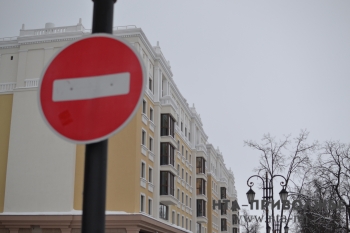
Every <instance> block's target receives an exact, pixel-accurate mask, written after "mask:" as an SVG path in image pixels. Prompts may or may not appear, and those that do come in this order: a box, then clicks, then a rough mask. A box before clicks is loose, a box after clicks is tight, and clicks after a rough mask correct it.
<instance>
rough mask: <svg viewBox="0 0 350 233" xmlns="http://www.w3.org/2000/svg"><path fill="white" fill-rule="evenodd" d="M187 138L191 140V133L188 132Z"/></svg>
mask: <svg viewBox="0 0 350 233" xmlns="http://www.w3.org/2000/svg"><path fill="white" fill-rule="evenodd" d="M188 140H189V141H191V133H190V132H188Z"/></svg>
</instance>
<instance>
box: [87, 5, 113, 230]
mask: <svg viewBox="0 0 350 233" xmlns="http://www.w3.org/2000/svg"><path fill="white" fill-rule="evenodd" d="M93 1H94V10H93V19H92V33H93V34H94V33H108V34H112V33H113V7H114V3H115V2H116V0H93ZM107 148H108V139H105V140H103V141H100V142H95V143H91V144H87V145H86V147H85V171H84V194H83V217H82V233H104V232H105V215H106V214H105V212H106V179H107Z"/></svg>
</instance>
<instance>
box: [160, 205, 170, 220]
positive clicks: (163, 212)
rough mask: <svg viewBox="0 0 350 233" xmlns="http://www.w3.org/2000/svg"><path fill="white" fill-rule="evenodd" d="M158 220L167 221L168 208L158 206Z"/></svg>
mask: <svg viewBox="0 0 350 233" xmlns="http://www.w3.org/2000/svg"><path fill="white" fill-rule="evenodd" d="M159 218H161V219H165V220H168V206H166V205H163V204H161V203H160V204H159Z"/></svg>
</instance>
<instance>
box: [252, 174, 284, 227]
mask: <svg viewBox="0 0 350 233" xmlns="http://www.w3.org/2000/svg"><path fill="white" fill-rule="evenodd" d="M277 176H279V177H282V178H283V179H284V181H282V182H281V183H280V184H281V186H282V190H281V191H280V193H279V195H280V199H281V200H282V201H286V200H287V198H288V192H287V190H286V183H287V180H286V178H285V177H284V176H282V175H274V176H272V177H271V178H270V179H269V176H268V173H267V172H266V176H265V178H263V177H261V176H259V175H253V176H251V177H249V178H248V180H247V185H248V187H249V190H248V192H247V198H248V202H249V204H251V203H252V202H253V201H254V197H255V192H254V191H253V189H252V187H253V185H254V183H253V182H249V180H250V179H251V178H253V177H257V178H260V179H261V180H262V184H263V188H262V189H263V199H265V201H266V203H268V202H269V200H272V198H273V193H272V184H273V179H274V178H275V177H277ZM268 215H269V207H268V204H266V221H265V222H266V233H270V231H271V227H270V226H269V222H268V217H269V216H268ZM288 230H289V228H288V226H285V227H284V232H286V233H288ZM279 231H281V229H279V227H278V228H277V233H280V232H279Z"/></svg>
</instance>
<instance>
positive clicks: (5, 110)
mask: <svg viewBox="0 0 350 233" xmlns="http://www.w3.org/2000/svg"><path fill="white" fill-rule="evenodd" d="M12 100H13V95H12V94H8V95H0V109H1V111H0V212H4V201H5V185H6V170H7V157H8V148H9V139H10V126H11V114H12Z"/></svg>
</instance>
